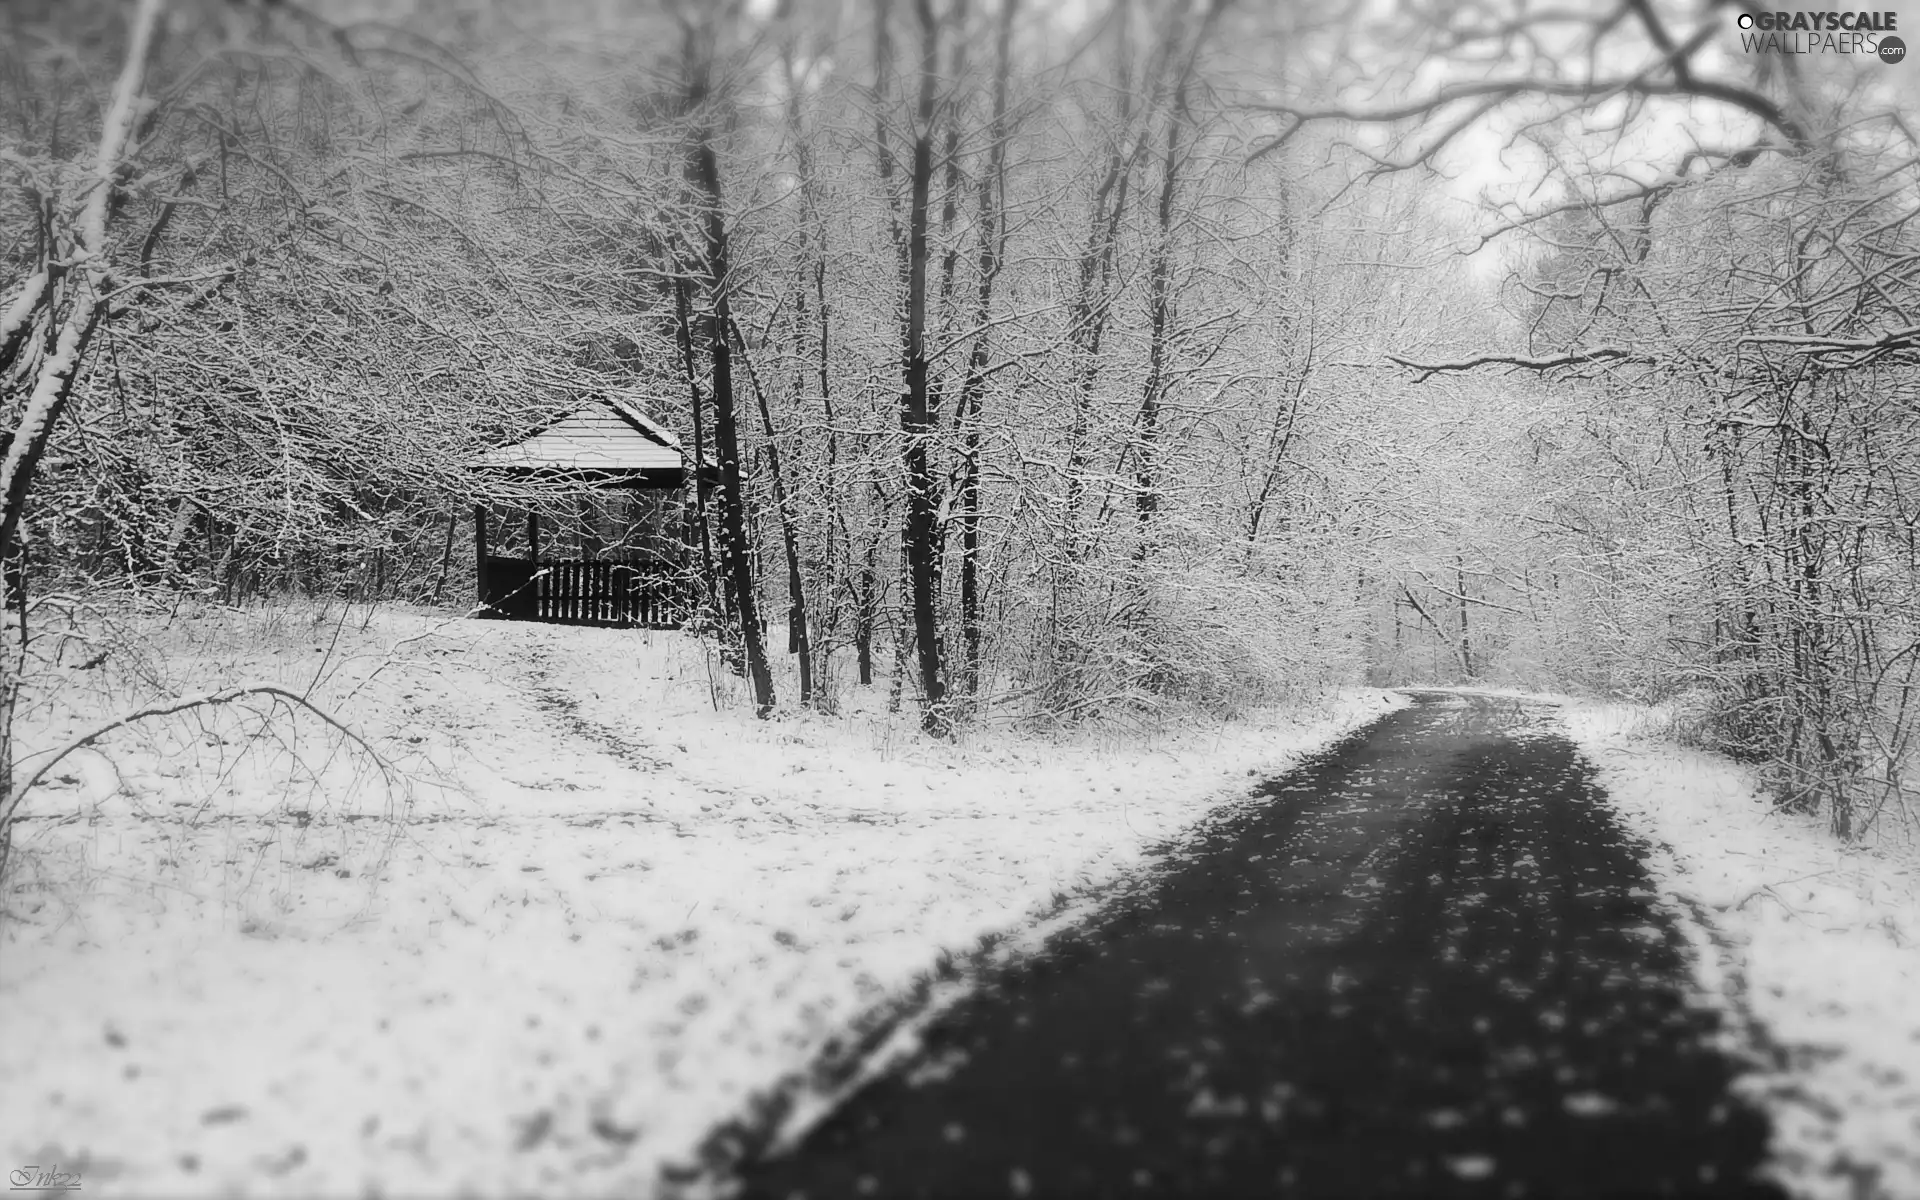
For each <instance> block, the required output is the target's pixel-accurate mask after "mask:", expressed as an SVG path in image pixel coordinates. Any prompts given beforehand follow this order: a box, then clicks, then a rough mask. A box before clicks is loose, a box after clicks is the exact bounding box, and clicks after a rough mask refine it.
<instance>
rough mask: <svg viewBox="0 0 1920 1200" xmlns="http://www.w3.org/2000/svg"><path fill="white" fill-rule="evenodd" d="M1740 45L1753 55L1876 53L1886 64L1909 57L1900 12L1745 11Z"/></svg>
mask: <svg viewBox="0 0 1920 1200" xmlns="http://www.w3.org/2000/svg"><path fill="white" fill-rule="evenodd" d="M1734 23H1735V24H1737V25H1739V26H1740V47H1741V49H1743V50H1745V51H1746V52H1747V53H1748V54H1876V55H1878V56H1879V57H1880V61H1881V62H1883V63H1897V62H1900V61H1901V60H1903V59H1905V58H1906V57H1907V44H1906V43H1905V42H1903V41H1901V40H1900V39H1899V38H1898V37H1897V36H1895V34H1894V31H1895V30H1896V29H1898V28H1899V27H1900V14H1899V13H1896V12H1885V11H1883V12H1743V13H1741V14H1740V16H1739V17H1738V18H1737V19H1736V21H1735V22H1734Z"/></svg>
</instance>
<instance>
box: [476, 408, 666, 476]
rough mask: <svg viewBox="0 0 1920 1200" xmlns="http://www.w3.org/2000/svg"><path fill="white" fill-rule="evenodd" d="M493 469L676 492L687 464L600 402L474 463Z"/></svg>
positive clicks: (648, 421) (635, 419)
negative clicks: (665, 488)
mask: <svg viewBox="0 0 1920 1200" xmlns="http://www.w3.org/2000/svg"><path fill="white" fill-rule="evenodd" d="M473 463H474V465H475V466H479V467H492V468H495V469H497V470H505V471H513V472H515V473H524V474H529V475H540V476H547V477H551V478H565V479H577V480H580V481H581V482H590V483H594V484H596V485H598V486H601V487H642V488H644V487H675V486H678V485H679V483H680V482H681V479H682V477H683V475H684V473H685V469H686V459H685V456H684V454H683V453H682V452H681V449H680V439H679V438H677V437H675V436H674V435H673V434H672V432H671V431H669V430H667V429H666V428H664V427H663V426H661V425H660V424H659V423H658V422H656V421H654V420H653V419H652V418H651V417H649V416H647V414H646V413H644V412H641V411H640V410H639V409H638V408H636V407H635V406H633V405H632V404H629V403H627V402H626V401H624V400H616V399H614V398H612V397H610V396H603V397H601V398H599V399H597V400H594V401H592V402H591V403H589V404H586V405H583V406H582V407H580V408H578V409H576V410H574V412H572V413H571V414H569V415H568V416H565V417H562V418H561V419H560V420H558V421H556V422H554V423H553V424H552V425H549V426H547V427H546V428H545V429H543V430H541V431H540V432H539V433H536V434H534V435H533V436H532V437H530V438H527V439H525V440H524V441H519V442H515V443H513V444H512V445H508V446H499V447H496V448H494V449H492V450H489V451H487V452H486V453H485V454H482V455H480V456H479V457H478V458H476V459H474V460H473Z"/></svg>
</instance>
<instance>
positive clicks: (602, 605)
mask: <svg viewBox="0 0 1920 1200" xmlns="http://www.w3.org/2000/svg"><path fill="white" fill-rule="evenodd" d="M480 599H481V603H483V604H485V605H486V606H487V609H488V610H489V611H488V615H490V616H495V617H499V618H504V619H506V620H513V621H545V622H549V623H553V624H560V625H605V626H615V627H633V626H644V627H647V628H653V629H677V628H678V627H679V626H681V625H682V624H684V623H685V622H686V620H687V618H688V616H690V615H691V614H692V611H693V596H692V593H691V589H690V588H689V587H688V586H687V581H686V579H685V577H684V576H683V575H682V574H681V573H680V571H679V570H678V569H677V568H675V567H673V566H672V565H671V564H666V563H660V562H657V561H649V562H639V561H623V560H619V559H560V560H557V561H545V560H543V561H541V563H540V564H539V570H538V571H537V572H536V571H535V570H534V564H533V563H531V562H529V561H528V560H526V559H524V558H500V557H496V556H494V555H488V556H487V557H486V558H485V559H484V560H483V565H482V567H481V579H480Z"/></svg>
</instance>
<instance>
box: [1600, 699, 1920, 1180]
mask: <svg viewBox="0 0 1920 1200" xmlns="http://www.w3.org/2000/svg"><path fill="white" fill-rule="evenodd" d="M1565 720H1566V724H1567V728H1568V730H1569V732H1570V733H1571V735H1572V736H1573V738H1574V739H1575V741H1577V742H1578V743H1579V744H1580V747H1581V749H1582V750H1583V751H1584V752H1585V754H1586V755H1587V757H1588V758H1590V759H1591V760H1592V761H1593V762H1594V763H1595V765H1596V766H1597V768H1598V771H1599V779H1600V783H1601V785H1602V786H1604V787H1605V788H1606V789H1607V791H1608V793H1609V794H1610V795H1611V796H1612V798H1613V801H1614V803H1615V805H1616V806H1617V808H1618V809H1619V811H1620V814H1621V816H1622V818H1623V820H1624V821H1625V823H1626V825H1627V826H1628V828H1629V829H1630V830H1632V831H1633V832H1635V833H1637V834H1639V835H1640V836H1642V837H1644V838H1645V839H1646V840H1647V841H1648V842H1649V843H1650V844H1651V845H1652V847H1653V853H1652V855H1651V858H1650V860H1649V865H1650V867H1651V869H1652V871H1653V873H1654V874H1655V876H1656V878H1657V879H1658V880H1659V881H1660V883H1661V885H1662V887H1663V889H1664V890H1665V891H1666V893H1667V895H1668V897H1669V898H1670V899H1671V900H1673V901H1676V902H1677V903H1676V904H1675V905H1674V907H1675V908H1676V909H1677V910H1678V911H1679V912H1680V914H1681V915H1682V918H1683V919H1688V918H1689V914H1697V915H1699V916H1700V917H1703V918H1704V919H1705V920H1707V921H1708V922H1710V924H1711V931H1710V932H1712V933H1713V934H1714V935H1715V941H1716V942H1718V943H1719V946H1720V949H1721V951H1722V952H1723V957H1724V959H1725V962H1724V964H1722V963H1718V962H1715V961H1714V956H1712V955H1709V956H1708V957H1707V958H1706V959H1704V960H1703V962H1702V969H1703V974H1704V975H1706V976H1708V978H1706V979H1705V980H1703V982H1705V983H1706V984H1707V986H1709V987H1713V988H1715V989H1718V990H1731V991H1732V992H1733V993H1734V997H1733V998H1735V999H1739V998H1740V993H1741V992H1744V1005H1745V1007H1746V1008H1747V1010H1748V1012H1749V1013H1750V1014H1751V1016H1752V1017H1753V1018H1754V1019H1755V1020H1756V1021H1757V1022H1758V1023H1759V1026H1760V1030H1759V1033H1760V1034H1761V1036H1762V1037H1763V1038H1764V1039H1765V1041H1766V1042H1768V1043H1771V1046H1772V1047H1773V1048H1774V1049H1775V1050H1776V1051H1777V1052H1776V1053H1775V1054H1774V1055H1773V1057H1774V1062H1773V1063H1772V1064H1770V1066H1769V1067H1768V1068H1767V1069H1766V1070H1764V1071H1762V1072H1760V1073H1758V1074H1756V1075H1754V1076H1750V1077H1749V1078H1748V1079H1747V1080H1746V1082H1745V1084H1744V1085H1743V1086H1745V1087H1747V1088H1749V1089H1750V1090H1751V1092H1752V1094H1753V1095H1754V1097H1755V1098H1756V1099H1757V1100H1758V1101H1759V1102H1760V1103H1762V1104H1763V1105H1764V1106H1765V1107H1766V1108H1767V1110H1768V1111H1769V1112H1770V1113H1771V1115H1772V1116H1773V1118H1774V1121H1775V1135H1774V1155H1775V1158H1776V1167H1775V1170H1776V1173H1777V1176H1778V1178H1779V1179H1780V1182H1781V1183H1782V1184H1783V1185H1784V1186H1786V1187H1788V1188H1789V1189H1791V1190H1792V1191H1794V1192H1795V1193H1796V1194H1798V1195H1804V1196H1810V1197H1820V1198H1822V1200H1824V1198H1826V1197H1834V1198H1836V1200H1840V1198H1848V1200H1858V1198H1860V1197H1874V1196H1878V1197H1889V1198H1894V1197H1916V1196H1920V855H1916V854H1915V853H1914V847H1913V844H1912V842H1911V841H1910V840H1909V839H1907V838H1905V837H1903V836H1900V834H1901V832H1902V831H1900V830H1898V829H1897V828H1894V829H1889V831H1888V833H1887V834H1886V835H1885V836H1883V837H1882V838H1881V839H1880V840H1879V842H1878V843H1877V844H1871V845H1855V846H1842V845H1840V844H1839V843H1837V842H1836V841H1835V840H1834V839H1833V838H1832V837H1831V836H1830V835H1829V834H1828V833H1827V831H1826V828H1825V823H1824V821H1822V820H1819V819H1816V818H1813V817H1808V816H1802V815H1797V814H1793V813H1784V812H1777V811H1775V810H1774V809H1773V806H1772V803H1771V802H1770V801H1769V800H1768V799H1767V798H1766V797H1765V796H1764V795H1762V794H1761V793H1760V791H1759V790H1758V788H1757V786H1756V783H1755V780H1754V777H1753V775H1752V774H1751V773H1750V772H1749V771H1747V770H1746V769H1745V768H1743V767H1741V766H1739V765H1738V764H1736V763H1733V762H1731V761H1729V760H1727V759H1725V758H1723V757H1720V756H1718V755H1713V754H1708V753H1704V752H1701V751H1696V750H1688V749H1684V748H1681V747H1677V746H1674V745H1672V744H1669V743H1664V742H1661V741H1658V740H1656V739H1653V738H1649V737H1646V736H1643V734H1642V732H1641V731H1643V730H1646V729H1649V728H1651V727H1654V726H1656V725H1657V720H1656V719H1655V718H1654V715H1653V714H1650V713H1649V712H1648V711H1647V710H1645V709H1637V708H1629V707H1626V706H1619V705H1601V704H1593V703H1579V704H1573V705H1569V706H1568V708H1567V709H1566V711H1565ZM1900 819H1901V816H1900V814H1889V815H1888V816H1887V817H1886V818H1885V820H1886V821H1889V822H1898V821H1899V820H1900ZM1723 966H1724V968H1726V969H1725V970H1724V971H1723V970H1722V967H1723Z"/></svg>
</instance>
